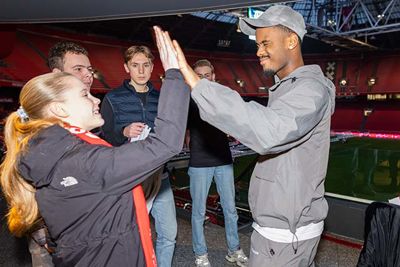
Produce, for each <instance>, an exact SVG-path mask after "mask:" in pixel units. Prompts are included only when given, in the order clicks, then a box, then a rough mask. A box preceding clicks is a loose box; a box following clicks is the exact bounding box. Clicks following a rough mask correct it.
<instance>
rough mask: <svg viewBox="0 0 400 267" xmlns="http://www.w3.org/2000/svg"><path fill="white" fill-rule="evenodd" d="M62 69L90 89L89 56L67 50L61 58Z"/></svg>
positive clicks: (91, 70)
mask: <svg viewBox="0 0 400 267" xmlns="http://www.w3.org/2000/svg"><path fill="white" fill-rule="evenodd" d="M63 63H64V65H63V70H62V71H65V72H68V73H71V74H72V75H74V76H75V77H76V78H78V79H79V80H81V81H82V82H83V83H84V84H85V85H86V87H87V88H88V89H89V90H90V87H91V86H92V83H93V68H92V65H91V64H90V61H89V58H88V57H87V56H86V55H84V54H76V53H72V52H67V53H66V54H65V56H64V59H63Z"/></svg>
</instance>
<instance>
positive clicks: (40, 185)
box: [19, 70, 190, 267]
mask: <svg viewBox="0 0 400 267" xmlns="http://www.w3.org/2000/svg"><path fill="white" fill-rule="evenodd" d="M189 98H190V93H189V90H188V88H186V85H185V84H184V82H183V78H182V76H181V74H180V73H179V72H178V71H177V70H169V71H167V73H166V79H165V81H164V84H163V88H162V90H161V96H160V104H159V112H158V117H157V119H156V121H155V125H156V126H155V133H154V134H150V135H149V137H148V138H147V139H146V140H144V141H140V142H133V143H129V144H126V145H123V146H120V147H116V148H109V147H104V146H97V145H90V144H87V143H85V142H84V141H82V140H81V139H78V138H77V137H75V136H73V135H71V134H70V133H69V132H68V131H66V130H65V129H63V128H61V127H59V126H52V127H49V128H47V129H45V130H43V131H42V132H41V133H40V134H39V135H38V137H36V138H35V139H33V140H32V141H31V143H30V149H29V153H27V154H26V155H24V156H23V157H21V159H20V164H19V171H20V172H21V174H22V175H23V177H25V179H27V180H28V181H30V182H32V183H33V185H34V186H35V187H36V188H37V192H36V199H37V201H38V204H39V209H40V213H41V215H42V216H43V218H44V220H45V222H46V224H47V226H48V228H49V232H50V235H51V237H52V238H53V239H54V241H55V243H56V245H57V251H56V253H55V255H54V257H53V261H54V262H55V264H56V265H57V266H85V267H86V266H120V267H122V266H144V265H145V263H144V256H143V252H142V249H141V244H140V238H139V234H138V231H137V225H136V219H135V212H134V205H133V200H132V193H131V190H132V188H133V187H134V186H136V185H138V184H140V183H141V182H142V181H143V180H145V179H146V178H147V177H148V176H149V175H150V174H152V172H153V171H154V170H155V169H157V168H158V167H159V166H161V165H162V164H164V163H165V162H166V161H167V160H168V159H169V158H171V157H172V156H174V155H175V154H177V153H179V151H180V150H181V148H182V145H183V138H184V132H185V126H186V120H187V110H188V105H189Z"/></svg>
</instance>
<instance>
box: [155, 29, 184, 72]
mask: <svg viewBox="0 0 400 267" xmlns="http://www.w3.org/2000/svg"><path fill="white" fill-rule="evenodd" d="M154 31H155V34H156V42H157V47H158V51H159V52H160V59H161V62H162V64H163V67H164V70H167V69H170V68H179V65H178V59H177V56H176V52H175V50H174V46H173V44H172V41H171V37H170V36H169V33H168V32H166V31H163V30H161V28H160V27H158V26H154Z"/></svg>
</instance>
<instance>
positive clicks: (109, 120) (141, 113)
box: [100, 80, 160, 146]
mask: <svg viewBox="0 0 400 267" xmlns="http://www.w3.org/2000/svg"><path fill="white" fill-rule="evenodd" d="M129 81H130V80H125V81H124V82H123V84H122V85H121V86H120V87H118V88H117V89H114V90H112V91H111V92H109V93H107V94H106V96H105V97H104V99H103V102H102V103H101V109H100V112H101V115H102V116H103V119H104V121H105V123H104V125H103V126H102V127H101V130H102V136H103V138H104V139H105V140H107V141H108V142H110V143H111V144H112V145H113V146H120V145H122V144H124V143H126V142H127V141H128V138H126V137H125V136H124V135H123V134H122V131H123V130H124V128H125V127H126V126H128V125H129V124H131V123H132V122H143V123H145V124H147V125H149V126H150V127H151V128H152V129H153V128H154V120H155V118H156V116H157V106H158V98H159V96H160V92H159V91H157V90H156V89H155V88H154V87H153V85H152V84H151V82H148V83H147V86H148V87H149V91H148V93H147V96H146V102H145V103H143V102H142V101H141V99H140V97H139V95H138V93H137V92H136V90H135V88H133V87H132V86H131V85H130V84H129Z"/></svg>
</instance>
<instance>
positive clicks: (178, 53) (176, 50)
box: [173, 40, 188, 66]
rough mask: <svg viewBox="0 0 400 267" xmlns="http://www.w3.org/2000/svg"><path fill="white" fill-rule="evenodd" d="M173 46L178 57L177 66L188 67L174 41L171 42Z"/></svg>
mask: <svg viewBox="0 0 400 267" xmlns="http://www.w3.org/2000/svg"><path fill="white" fill-rule="evenodd" d="M173 46H174V49H175V52H176V55H177V57H178V62H179V66H180V65H181V63H182V64H185V65H188V64H187V62H186V58H185V55H184V54H183V51H182V48H181V46H180V45H179V43H178V42H177V41H176V40H174V41H173Z"/></svg>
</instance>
